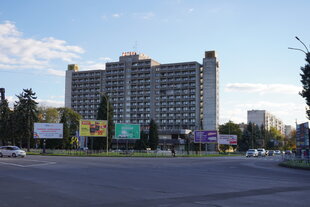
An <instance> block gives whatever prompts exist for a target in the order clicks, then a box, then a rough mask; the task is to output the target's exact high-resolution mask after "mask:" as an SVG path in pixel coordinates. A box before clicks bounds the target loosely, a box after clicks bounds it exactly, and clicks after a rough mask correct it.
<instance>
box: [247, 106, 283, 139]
mask: <svg viewBox="0 0 310 207" xmlns="http://www.w3.org/2000/svg"><path fill="white" fill-rule="evenodd" d="M250 122H251V123H254V124H256V125H258V126H261V125H263V126H264V127H265V129H268V130H270V128H271V127H274V128H276V129H277V130H279V131H280V132H281V134H283V135H284V134H285V128H284V124H283V122H282V121H281V120H280V119H278V118H277V117H276V116H274V115H272V114H271V113H269V112H267V111H266V110H251V111H248V123H250Z"/></svg>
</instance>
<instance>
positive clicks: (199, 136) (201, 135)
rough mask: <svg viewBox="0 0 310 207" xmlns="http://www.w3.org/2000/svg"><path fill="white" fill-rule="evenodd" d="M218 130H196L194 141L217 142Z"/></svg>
mask: <svg viewBox="0 0 310 207" xmlns="http://www.w3.org/2000/svg"><path fill="white" fill-rule="evenodd" d="M217 134H218V133H217V131H216V130H212V131H203V130H199V131H195V137H194V142H195V143H217Z"/></svg>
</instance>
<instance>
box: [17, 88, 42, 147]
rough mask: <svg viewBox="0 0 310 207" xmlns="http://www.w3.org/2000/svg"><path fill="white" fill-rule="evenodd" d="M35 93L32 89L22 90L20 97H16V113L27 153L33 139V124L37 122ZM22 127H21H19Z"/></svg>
mask: <svg viewBox="0 0 310 207" xmlns="http://www.w3.org/2000/svg"><path fill="white" fill-rule="evenodd" d="M35 95H36V93H35V92H33V91H32V89H31V88H30V89H23V92H22V93H21V94H20V95H17V98H18V101H17V102H16V107H15V109H16V111H17V112H18V113H19V114H18V115H19V116H20V118H21V119H20V121H21V123H22V124H23V128H22V130H23V134H24V136H25V137H26V139H27V151H30V145H31V141H32V142H34V139H33V123H34V122H35V121H37V120H38V116H37V112H38V111H37V104H38V103H37V102H36V101H35V99H37V97H36V96H35ZM19 127H22V126H19Z"/></svg>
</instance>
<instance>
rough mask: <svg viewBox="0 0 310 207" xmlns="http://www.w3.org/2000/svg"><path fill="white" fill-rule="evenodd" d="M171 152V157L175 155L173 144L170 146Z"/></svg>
mask: <svg viewBox="0 0 310 207" xmlns="http://www.w3.org/2000/svg"><path fill="white" fill-rule="evenodd" d="M171 154H172V157H175V150H174V146H172V148H171Z"/></svg>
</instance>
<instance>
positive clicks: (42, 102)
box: [6, 96, 65, 108]
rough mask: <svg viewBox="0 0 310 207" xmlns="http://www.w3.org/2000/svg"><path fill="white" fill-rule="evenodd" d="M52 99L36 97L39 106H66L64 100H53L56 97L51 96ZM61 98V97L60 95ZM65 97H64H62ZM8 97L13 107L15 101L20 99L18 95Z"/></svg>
mask: <svg viewBox="0 0 310 207" xmlns="http://www.w3.org/2000/svg"><path fill="white" fill-rule="evenodd" d="M50 98H51V99H36V102H38V105H39V106H47V107H64V105H65V104H64V101H56V100H53V99H54V98H53V97H52V96H51V97H50ZM58 98H60V97H58ZM62 98H63V97H62ZM6 99H7V100H8V102H9V105H10V107H11V108H13V106H14V104H15V101H18V98H17V97H16V96H7V97H6Z"/></svg>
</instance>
